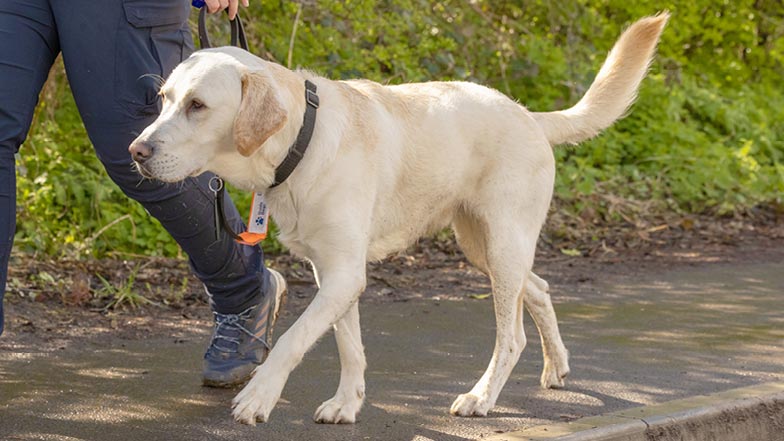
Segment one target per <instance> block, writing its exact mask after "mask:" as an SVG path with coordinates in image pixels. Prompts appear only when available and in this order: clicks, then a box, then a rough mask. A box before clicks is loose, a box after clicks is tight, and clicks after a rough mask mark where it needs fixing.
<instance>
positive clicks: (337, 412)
mask: <svg viewBox="0 0 784 441" xmlns="http://www.w3.org/2000/svg"><path fill="white" fill-rule="evenodd" d="M360 407H362V400H343V399H341V398H338V397H337V396H335V397H333V398H331V399H329V400H327V401H325V402H324V403H322V404H321V406H319V408H318V409H317V410H316V413H315V415H313V420H314V421H315V422H317V423H320V424H354V423H355V422H356V421H357V414H358V413H359V408H360Z"/></svg>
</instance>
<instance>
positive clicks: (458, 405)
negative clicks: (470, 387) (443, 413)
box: [449, 393, 493, 417]
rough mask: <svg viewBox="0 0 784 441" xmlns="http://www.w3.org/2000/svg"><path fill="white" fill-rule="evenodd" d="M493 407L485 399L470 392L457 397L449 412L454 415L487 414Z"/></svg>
mask: <svg viewBox="0 0 784 441" xmlns="http://www.w3.org/2000/svg"><path fill="white" fill-rule="evenodd" d="M492 407H493V405H492V403H490V402H489V401H488V400H487V399H484V398H481V397H478V396H476V395H474V394H472V393H467V394H463V395H460V396H458V397H457V399H456V400H455V402H454V403H452V408H451V409H449V413H451V414H452V415H456V416H462V417H470V416H487V412H489V411H490V409H491V408H492Z"/></svg>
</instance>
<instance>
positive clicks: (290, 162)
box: [270, 80, 319, 188]
mask: <svg viewBox="0 0 784 441" xmlns="http://www.w3.org/2000/svg"><path fill="white" fill-rule="evenodd" d="M316 91H317V88H316V85H315V84H313V83H311V82H310V81H308V80H305V103H307V106H305V116H304V117H303V121H302V128H300V129H299V133H298V134H297V139H296V140H295V141H294V144H292V145H291V147H289V154H288V155H286V158H285V159H283V162H281V163H280V165H279V166H278V167H277V168H276V169H275V182H273V183H272V185H271V186H270V188H273V187H277V186H278V185H280V184H282V183H283V181H285V180H286V178H288V177H289V175H291V173H292V172H293V171H294V169H295V168H297V164H299V161H301V160H302V157H303V156H305V151H306V150H307V149H308V145H310V138H312V137H313V129H314V128H315V127H316V109H318V107H319V97H318V95H317V94H316Z"/></svg>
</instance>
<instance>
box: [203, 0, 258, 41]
mask: <svg viewBox="0 0 784 441" xmlns="http://www.w3.org/2000/svg"><path fill="white" fill-rule="evenodd" d="M191 4H192V5H193V6H194V7H196V8H199V9H201V10H200V11H199V46H200V47H201V48H202V49H209V48H211V47H212V44H211V43H210V37H209V36H208V35H207V8H206V7H204V5H205V4H204V0H193V2H191ZM229 25H230V26H231V45H232V46H237V47H240V48H242V49H245V50H246V51H247V50H248V39H247V37H246V36H245V28H244V27H243V26H242V20H241V19H240V13H239V11H237V15H235V16H234V19H233V20H229Z"/></svg>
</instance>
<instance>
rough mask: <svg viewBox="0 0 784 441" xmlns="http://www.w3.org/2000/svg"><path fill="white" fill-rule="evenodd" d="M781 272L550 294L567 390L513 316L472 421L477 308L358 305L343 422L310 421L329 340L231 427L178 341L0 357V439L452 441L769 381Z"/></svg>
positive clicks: (678, 274)
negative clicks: (514, 349)
mask: <svg viewBox="0 0 784 441" xmlns="http://www.w3.org/2000/svg"><path fill="white" fill-rule="evenodd" d="M782 269H784V268H783V267H782V265H781V264H780V263H771V264H762V265H732V266H729V265H711V266H702V267H696V268H684V269H682V270H679V271H668V272H665V273H660V274H647V275H645V276H626V277H618V276H613V277H609V278H607V279H605V280H602V277H601V276H600V275H597V277H596V278H595V279H596V280H600V281H596V282H591V283H583V284H579V285H569V286H565V285H560V286H559V285H553V286H552V287H551V291H552V294H553V297H554V300H555V309H556V313H557V314H558V316H559V322H560V324H561V331H562V334H563V337H564V341H565V343H566V346H567V348H569V350H570V351H571V368H572V374H571V375H570V377H569V378H568V379H567V386H566V389H564V390H541V389H539V387H538V378H539V374H540V370H541V366H542V361H541V349H540V347H539V344H538V336H537V334H536V331H535V328H534V327H533V323H532V320H530V318H528V317H527V322H526V329H527V335H528V337H529V339H528V341H529V343H528V347H527V348H526V350H525V352H524V354H523V356H522V358H521V361H520V363H519V365H518V366H517V368H516V369H515V371H514V372H513V373H512V376H511V378H510V380H509V382H508V383H507V385H506V387H505V389H504V391H503V392H502V394H501V397H500V399H499V400H498V404H497V407H496V409H495V411H494V412H492V413H491V414H490V415H489V416H488V417H487V418H469V419H462V418H455V417H451V416H449V415H448V409H449V406H450V404H451V403H452V401H453V400H454V398H455V397H456V396H457V395H458V394H460V393H463V392H466V391H467V390H468V389H470V388H471V386H472V385H473V382H474V381H476V380H477V379H478V377H479V376H480V375H481V374H482V372H483V371H484V368H485V367H486V365H487V362H488V361H489V358H490V355H491V353H492V344H493V341H494V325H493V318H492V301H491V300H490V299H488V300H475V299H467V300H461V301H444V300H439V301H437V300H417V301H410V302H400V303H387V304H378V303H366V304H362V305H361V307H360V311H361V315H362V328H363V339H364V343H365V346H366V354H367V358H368V364H369V367H368V371H367V375H366V378H367V400H366V404H365V407H364V409H363V411H362V413H361V414H360V421H359V422H358V423H357V424H355V425H338V426H325V425H318V424H315V423H313V421H312V414H313V412H314V411H315V409H316V408H317V407H318V405H319V404H320V403H321V402H322V401H323V400H326V399H328V398H330V397H331V396H332V394H333V393H334V390H335V388H336V387H337V382H338V376H339V366H338V358H337V352H336V347H335V343H334V339H333V338H332V337H331V336H327V337H326V338H323V339H322V340H321V341H320V343H318V344H317V346H316V347H315V348H314V349H313V350H312V351H311V352H310V353H308V354H307V355H306V356H305V359H304V361H303V363H302V364H301V365H300V366H299V367H298V368H297V369H296V370H295V371H294V372H293V373H292V375H291V377H290V380H289V383H288V385H287V387H286V389H285V390H284V392H283V397H282V400H281V402H280V403H279V404H278V406H277V407H276V408H275V410H274V411H273V413H272V415H271V421H270V422H269V423H266V424H260V425H258V426H257V427H248V426H242V425H239V424H236V423H234V422H233V421H232V419H231V417H230V410H229V406H230V401H231V398H232V397H233V395H234V393H235V392H232V391H222V390H211V389H205V388H202V387H200V385H199V381H200V376H199V370H200V366H201V357H202V353H203V350H204V347H205V345H206V343H207V339H208V334H207V333H206V332H204V333H202V334H199V335H194V336H193V338H192V339H189V340H185V341H182V340H177V341H175V340H173V339H149V340H144V341H132V340H115V341H114V343H113V344H112V345H109V346H107V345H106V344H104V343H102V344H100V345H99V344H98V343H97V342H93V343H91V342H90V341H87V342H85V343H84V344H82V345H80V349H79V350H78V351H77V350H75V349H69V348H66V349H65V350H62V351H56V352H35V351H26V352H18V351H17V352H11V351H0V439H2V440H28V439H47V440H114V439H120V440H140V441H152V440H180V439H183V440H184V439H189V440H190V439H198V440H202V439H205V440H206V439H210V440H211V439H214V440H246V439H247V440H251V439H253V440H317V441H330V440H366V439H367V440H416V441H424V440H464V439H476V438H481V437H485V436H489V435H494V434H497V433H500V432H505V431H510V430H518V429H521V428H524V427H529V426H532V425H540V424H546V423H551V422H562V421H569V420H573V419H576V418H580V417H584V416H590V415H598V414H603V413H607V412H613V411H618V410H623V409H628V408H632V407H637V406H641V405H647V404H655V403H661V402H665V401H669V400H674V399H678V398H684V397H688V396H692V395H698V394H707V393H714V392H719V391H723V390H727V389H732V388H736V387H741V386H748V385H753V384H758V383H763V382H771V381H782V380H784V271H782ZM291 320H292V317H289V318H287V321H289V322H290V321H291ZM282 325H283V327H286V326H287V325H288V323H283V324H282Z"/></svg>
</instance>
